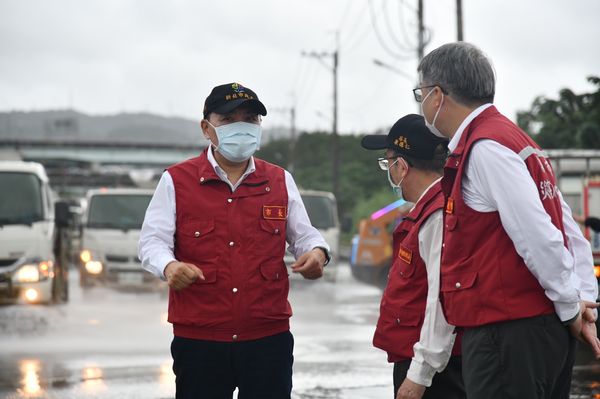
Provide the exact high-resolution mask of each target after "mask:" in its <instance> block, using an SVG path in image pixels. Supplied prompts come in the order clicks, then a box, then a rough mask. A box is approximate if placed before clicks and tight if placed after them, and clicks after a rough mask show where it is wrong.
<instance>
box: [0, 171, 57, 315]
mask: <svg viewBox="0 0 600 399" xmlns="http://www.w3.org/2000/svg"><path fill="white" fill-rule="evenodd" d="M0 190H1V191H2V194H1V195H0V303H3V304H35V303H44V304H49V303H60V302H64V301H67V300H68V292H69V291H68V266H69V264H68V261H67V260H66V259H67V257H65V256H64V254H65V253H66V252H67V251H66V250H65V248H66V247H67V246H68V243H67V242H65V240H64V235H63V234H62V232H63V231H64V228H65V227H66V226H67V225H68V222H69V220H68V209H66V208H65V207H64V205H65V204H63V203H58V202H56V201H55V198H54V195H53V193H52V190H51V188H50V183H49V180H48V176H47V175H46V171H45V169H44V167H43V166H42V165H41V164H39V163H35V162H23V161H0ZM55 206H56V209H57V211H56V212H55ZM55 215H56V218H55Z"/></svg>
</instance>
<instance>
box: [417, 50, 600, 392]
mask: <svg viewBox="0 0 600 399" xmlns="http://www.w3.org/2000/svg"><path fill="white" fill-rule="evenodd" d="M418 71H419V73H420V84H419V87H417V88H416V89H415V90H414V94H415V99H416V100H417V101H418V102H420V103H421V107H422V113H423V116H424V117H425V123H426V124H427V126H428V128H429V129H430V130H431V131H432V132H433V133H434V134H436V135H439V136H442V137H447V138H449V139H450V143H449V145H448V147H449V150H450V155H449V157H448V160H447V162H446V165H445V169H444V178H443V179H442V191H443V192H444V195H445V197H446V204H445V208H444V238H443V249H442V260H441V285H440V290H441V299H442V304H443V307H444V313H445V315H446V318H447V320H448V322H449V323H450V324H452V325H455V326H457V327H460V328H462V329H463V330H464V336H463V341H462V358H463V377H464V382H465V389H466V392H467V397H469V398H470V399H479V398H481V399H483V398H485V399H494V398H509V397H510V398H527V399H535V398H568V397H569V390H570V381H571V370H572V366H573V362H574V345H575V338H578V339H580V340H582V341H585V342H587V343H589V344H590V345H591V348H592V350H593V352H594V354H595V355H596V356H597V357H598V356H600V341H598V338H597V336H596V327H595V324H594V321H595V318H596V310H595V309H592V308H595V307H596V306H597V305H596V304H595V303H594V301H595V300H596V297H597V295H598V286H597V282H596V278H595V277H594V273H593V263H592V255H591V249H590V246H589V243H588V242H587V240H586V239H585V238H584V237H583V235H582V234H581V231H580V230H579V228H578V226H577V224H576V223H575V221H574V220H573V218H572V216H571V210H570V209H569V207H568V205H567V204H566V203H565V201H564V200H563V198H562V195H561V193H560V190H559V189H558V186H557V180H556V176H555V175H554V171H553V170H552V166H551V164H550V161H549V159H548V157H547V155H546V154H545V153H544V151H542V150H541V149H540V148H539V147H538V145H537V144H536V143H535V142H534V141H533V140H532V139H531V138H530V137H529V136H528V135H527V134H526V133H525V132H523V131H522V130H521V129H519V127H518V126H516V125H515V124H514V123H512V122H511V121H510V120H509V119H507V118H506V117H504V116H503V115H502V114H500V113H499V112H498V110H497V109H496V108H495V107H494V106H493V105H492V102H493V100H494V93H495V76H494V70H493V68H492V65H491V63H490V61H489V60H488V58H487V57H486V56H485V55H484V54H483V53H482V52H481V50H479V49H478V48H477V47H475V46H473V45H471V44H468V43H465V42H458V43H450V44H446V45H444V46H441V47H440V48H438V49H436V50H434V51H432V52H431V53H429V54H428V55H427V56H425V57H424V58H423V59H422V60H421V62H420V63H419V67H418Z"/></svg>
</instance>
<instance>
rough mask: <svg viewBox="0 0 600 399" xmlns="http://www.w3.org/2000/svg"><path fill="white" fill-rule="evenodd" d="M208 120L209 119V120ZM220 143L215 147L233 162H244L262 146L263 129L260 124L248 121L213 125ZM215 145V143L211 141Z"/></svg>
mask: <svg viewBox="0 0 600 399" xmlns="http://www.w3.org/2000/svg"><path fill="white" fill-rule="evenodd" d="M207 122H208V121H207ZM208 124H209V125H211V126H212V127H213V128H214V129H215V132H216V133H217V138H218V139H219V145H218V146H215V149H216V150H217V151H218V152H219V153H220V154H221V155H223V156H224V157H225V158H226V159H227V160H229V161H231V162H244V161H246V160H248V159H249V158H250V157H251V156H252V155H254V153H255V152H256V150H258V149H259V148H260V139H261V136H262V130H261V127H260V125H257V124H255V123H248V122H233V123H229V124H227V125H221V126H213V125H212V124H211V123H210V122H208ZM211 144H212V145H213V146H214V143H211Z"/></svg>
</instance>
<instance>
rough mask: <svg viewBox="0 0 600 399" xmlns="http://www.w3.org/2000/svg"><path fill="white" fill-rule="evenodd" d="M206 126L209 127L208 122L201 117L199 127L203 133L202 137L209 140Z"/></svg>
mask: <svg viewBox="0 0 600 399" xmlns="http://www.w3.org/2000/svg"><path fill="white" fill-rule="evenodd" d="M208 128H209V124H208V122H207V121H206V119H202V120H201V121H200V129H202V134H203V135H204V138H205V139H207V140H210V138H209V137H208Z"/></svg>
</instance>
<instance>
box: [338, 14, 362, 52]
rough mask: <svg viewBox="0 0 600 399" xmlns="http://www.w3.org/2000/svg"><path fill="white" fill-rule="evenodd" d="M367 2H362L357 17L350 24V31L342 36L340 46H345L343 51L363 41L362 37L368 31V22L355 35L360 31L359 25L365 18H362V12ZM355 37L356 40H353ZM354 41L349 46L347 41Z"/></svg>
mask: <svg viewBox="0 0 600 399" xmlns="http://www.w3.org/2000/svg"><path fill="white" fill-rule="evenodd" d="M367 6H368V4H367V2H364V3H363V7H362V8H360V9H359V11H358V14H357V17H356V18H355V19H354V23H353V24H351V25H350V29H351V30H350V33H349V34H348V35H347V36H346V37H344V39H343V40H342V45H341V47H342V48H346V49H345V51H350V49H353V48H355V47H356V46H357V45H358V44H359V43H360V42H362V41H363V39H364V38H365V37H366V36H367V35H366V34H367V33H369V24H368V23H367V24H364V28H366V29H363V30H362V34H359V35H358V36H357V35H356V33H357V32H360V30H359V27H360V24H361V22H363V21H364V20H365V18H364V14H365V11H367ZM356 38H358V39H357V40H355V39H356ZM351 41H354V43H353V44H352V46H350V45H349V44H348V43H349V42H351Z"/></svg>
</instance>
